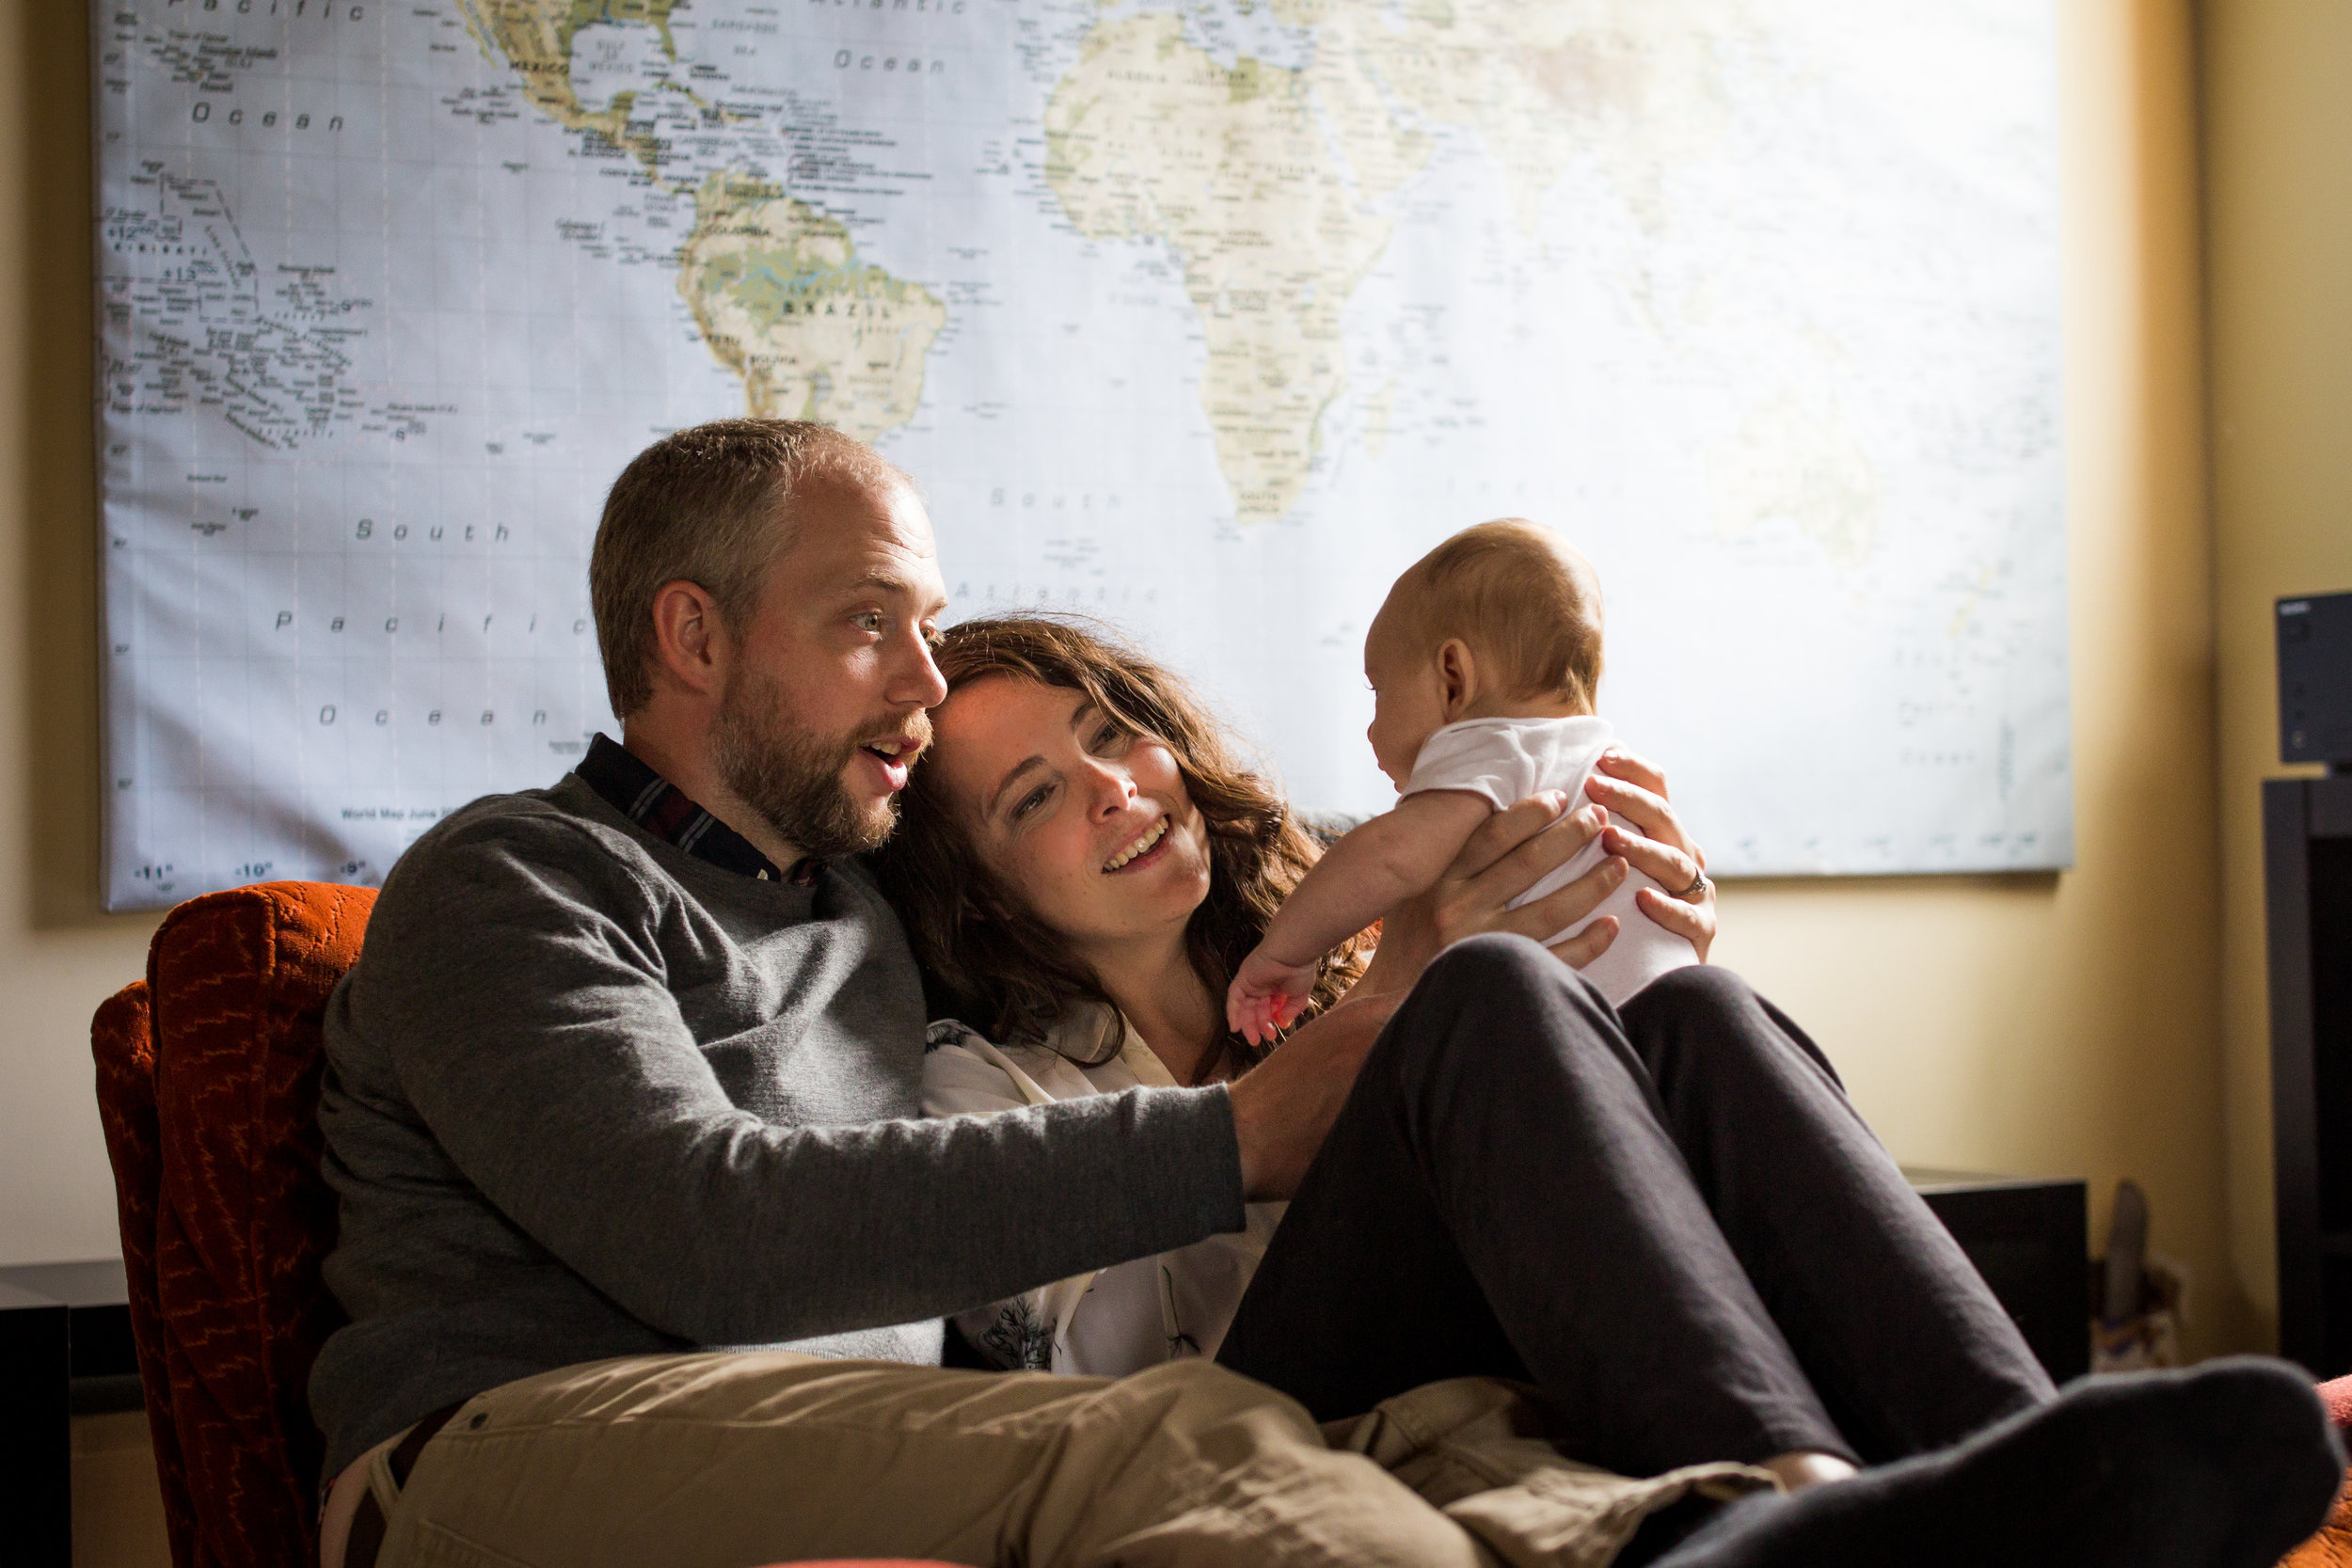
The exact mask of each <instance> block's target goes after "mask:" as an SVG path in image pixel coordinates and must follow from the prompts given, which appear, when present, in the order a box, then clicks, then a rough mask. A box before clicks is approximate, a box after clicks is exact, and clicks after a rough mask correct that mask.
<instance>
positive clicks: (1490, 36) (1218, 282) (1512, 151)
mask: <svg viewBox="0 0 2352 1568" xmlns="http://www.w3.org/2000/svg"><path fill="white" fill-rule="evenodd" d="M1645 3H1646V0H1588V3H1582V4H1579V3H1569V4H1560V5H1550V6H1540V7H1538V6H1500V7H1498V6H1480V7H1464V8H1458V9H1457V8H1455V7H1454V6H1452V5H1450V4H1447V3H1445V0H1414V3H1413V4H1409V5H1406V6H1405V7H1403V8H1399V9H1397V10H1395V11H1391V10H1390V9H1389V8H1382V7H1374V6H1367V5H1361V4H1351V3H1343V0H1275V4H1274V7H1273V10H1274V12H1275V15H1276V17H1277V18H1278V20H1279V21H1281V22H1283V23H1286V24H1291V25H1294V26H1302V27H1307V28H1311V30H1312V34H1313V50H1312V53H1311V59H1310V63H1308V64H1307V65H1304V66H1302V67H1299V68H1297V69H1287V68H1283V67H1279V66H1274V65H1269V64H1267V63H1266V62H1265V61H1263V60H1260V59H1255V58H1252V57H1250V56H1248V55H1242V56H1239V57H1237V58H1236V59H1235V61H1234V63H1233V64H1232V66H1231V67H1227V66H1224V65H1221V64H1219V63H1218V62H1217V60H1216V59H1215V58H1214V57H1212V56H1211V55H1209V54H1208V53H1207V52H1205V51H1204V50H1202V49H1201V48H1200V47H1198V46H1197V45H1195V44H1193V43H1192V42H1190V41H1189V40H1187V39H1186V37H1185V25H1184V18H1183V17H1182V16H1179V15H1174V14H1168V13H1159V14H1148V15H1143V16H1136V17H1129V18H1123V19H1114V20H1105V21H1104V22H1101V23H1098V24H1096V25H1095V27H1094V28H1093V30H1092V31H1091V32H1089V34H1088V36H1087V38H1086V40H1085V41H1084V43H1083V44H1082V45H1081V47H1080V51H1079V57H1078V60H1077V62H1076V64H1075V65H1073V67H1072V68H1071V69H1070V71H1068V73H1067V74H1065V75H1064V76H1063V78H1062V79H1061V81H1060V82H1059V83H1058V84H1057V87H1056V88H1055V91H1054V94H1053V97H1052V100H1051V102H1050V103H1048V105H1047V107H1046V112H1045V131H1046V155H1045V177H1046V181H1047V183H1048V184H1049V185H1050V186H1051V187H1052V189H1053V191H1054V192H1055V194H1056V196H1057V197H1058V198H1060V200H1061V203H1062V206H1063V208H1064V210H1065V211H1066V212H1068V214H1070V216H1071V218H1072V220H1073V222H1074V223H1075V224H1076V226H1077V228H1078V230H1079V231H1080V232H1082V233H1084V234H1086V235H1088V236H1089V237H1090V238H1094V239H1104V240H1120V239H1128V240H1139V239H1156V240H1159V241H1161V242H1163V243H1164V244H1166V245H1167V246H1168V249H1169V250H1170V252H1171V253H1172V254H1173V255H1174V256H1175V257H1176V258H1177V260H1178V261H1180V262H1181V264H1182V266H1183V269H1184V291H1185V293H1186V294H1187V295H1188V296H1189V297H1190V299H1191V301H1192V303H1193V305H1194V306H1195V307H1196V308H1197V309H1198V310H1199V311H1200V324H1201V328H1202V333H1203V336H1204V338H1205V340H1206V343H1207V365H1206V367H1205V369H1204V371H1203V373H1202V377H1201V387H1200V401H1201V404H1202V407H1203V409H1204V410H1205V412H1206V414H1207V416H1208V422H1209V427H1210V431H1211V434H1212V436H1213V438H1214V439H1215V441H1216V452H1217V459H1218V462H1219V465H1220V466H1221V467H1222V468H1223V470H1224V473H1225V478H1226V482H1227V484H1228V486H1229V487H1230V489H1231V491H1232V499H1233V507H1234V513H1235V516H1236V518H1237V519H1238V520H1239V521H1242V522H1263V521H1267V520H1270V519H1273V518H1277V517H1280V516H1282V515H1285V514H1286V513H1288V512H1289V511H1290V510H1291V508H1292V507H1293V506H1294V505H1295V503H1296V502H1297V500H1298V498H1299V495H1300V493H1301V492H1302V490H1303V489H1304V488H1305V486H1306V483H1307V480H1308V478H1309V476H1310V473H1311V465H1312V462H1313V459H1314V456H1315V454H1316V452H1317V451H1320V450H1321V447H1322V442H1323V433H1322V422H1323V420H1324V418H1325V415H1326V414H1327V411H1328V410H1329V409H1330V408H1331V406H1332V405H1333V404H1334V403H1336V402H1337V401H1338V399H1339V398H1340V397H1341V395H1342V394H1343V392H1344V391H1345V390H1346V388H1347V385H1348V375H1347V361H1346V355H1345V352H1344V347H1343V342H1342V338H1341V325H1342V318H1343V314H1344V312H1345V310H1346V309H1347V305H1348V302H1349V300H1350V299H1351V297H1352V296H1353V295H1354V294H1355V293H1356V291H1357V289H1358V287H1359V284H1360V283H1361V282H1362V281H1363V279H1364V277H1365V276H1366V274H1368V273H1369V272H1370V271H1371V269H1372V268H1373V266H1374V265H1375V263H1376V262H1377V261H1378V260H1379V258H1380V256H1381V254H1382V253H1383V251H1385V250H1386V248H1387V246H1388V244H1389V239H1390V236H1391V232H1392V230H1394V228H1395V224H1396V207H1395V203H1394V201H1393V200H1392V199H1391V198H1393V197H1394V196H1395V195H1396V193H1397V192H1398V191H1399V190H1401V189H1402V188H1403V187H1404V186H1405V185H1406V183H1407V182H1410V181H1411V180H1413V179H1415V178H1416V177H1417V176H1419V175H1421V174H1422V172H1423V171H1424V170H1425V169H1426V168H1427V167H1428V166H1429V163H1430V160H1431V157H1432V156H1433V154H1434V152H1435V150H1436V147H1437V141H1436V135H1435V133H1437V132H1438V131H1440V130H1444V129H1459V130H1465V131H1468V132H1470V134H1472V135H1475V136H1476V137H1477V138H1478V139H1479V141H1480V142H1481V143H1482V145H1483V146H1484V147H1485V148H1486V150H1487V151H1488V153H1489V154H1490V155H1491V156H1493V157H1494V158H1495V160H1496V161H1497V163H1498V164H1499V165H1500V166H1501V168H1502V175H1503V182H1504V185H1505V188H1506V189H1507V191H1508V192H1509V194H1510V198H1511V201H1512V206H1513V210H1514V212H1515V214H1516V215H1517V217H1518V222H1519V226H1520V228H1521V229H1522V230H1524V231H1526V232H1528V233H1529V234H1531V235H1532V234H1533V233H1534V230H1535V228H1536V224H1537V220H1538V217H1539V214H1540V204H1541V200H1542V198H1543V195H1544V193H1545V191H1546V190H1548V189H1549V187H1550V186H1551V185H1552V184H1553V183H1554V182H1556V181H1557V180H1558V179H1559V177H1560V175H1561V173H1562V171H1563V170H1564V169H1565V168H1566V167H1567V166H1568V164H1569V162H1570V161H1571V160H1572V159H1573V158H1575V157H1576V156H1578V155H1579V154H1580V153H1581V152H1589V150H1591V149H1592V148H1593V147H1595V146H1596V145H1616V144H1622V143H1623V141H1624V138H1623V137H1622V136H1619V137H1617V138H1616V141H1615V142H1614V143H1613V142H1612V141H1611V140H1610V138H1604V137H1599V136H1597V135H1595V130H1596V122H1597V121H1598V120H1602V119H1611V120H1614V121H1617V122H1619V123H1620V124H1623V123H1625V122H1628V121H1630V120H1633V119H1638V118H1640V117H1641V116H1643V115H1644V114H1645V113H1650V112H1653V111H1655V110H1657V109H1658V108H1659V107H1660V106H1661V103H1667V102H1672V103H1674V104H1676V105H1677V115H1676V117H1674V123H1673V127H1672V128H1671V129H1669V130H1664V131H1658V132H1649V133H1644V136H1643V138H1641V139H1639V145H1638V149H1637V152H1636V154H1635V156H1633V157H1632V158H1631V159H1629V160H1628V162H1627V165H1626V166H1624V167H1623V168H1621V169H1618V170H1615V171H1613V177H1615V178H1617V179H1618V180H1619V181H1620V182H1621V184H1622V185H1623V186H1624V188H1625V191H1626V195H1627V196H1628V198H1629V200H1630V201H1632V202H1634V203H1635V204H1636V205H1637V207H1638V206H1639V205H1640V204H1641V203H1642V202H1643V201H1644V200H1645V198H1649V197H1650V196H1652V195H1653V194H1654V192H1653V188H1652V187H1654V182H1655V172H1654V171H1655V167H1657V166H1663V165H1664V164H1665V163H1667V162H1671V160H1672V159H1673V158H1674V157H1676V156H1680V155H1684V154H1685V153H1687V151H1688V147H1687V146H1684V145H1678V144H1675V143H1676V142H1677V138H1680V139H1682V140H1685V141H1687V139H1688V138H1690V137H1692V136H1694V135H1695V136H1699V137H1701V138H1704V137H1706V136H1708V135H1712V134H1713V131H1712V128H1711V126H1710V125H1708V123H1707V116H1706V115H1705V114H1704V113H1701V114H1699V115H1698V116H1697V117H1696V119H1695V120H1694V119H1693V117H1692V114H1690V113H1688V112H1685V106H1686V105H1687V104H1688V103H1691V102H1692V101H1693V100H1696V101H1699V102H1702V103H1703V102H1704V100H1705V98H1706V92H1705V85H1706V82H1707V80H1708V77H1709V73H1710V71H1711V69H1712V68H1711V66H1710V64H1709V63H1708V60H1707V59H1706V57H1705V55H1704V52H1703V49H1693V50H1690V51H1685V52H1683V53H1682V54H1681V55H1661V54H1660V53H1659V52H1657V51H1656V50H1655V49H1642V48H1637V47H1635V45H1634V44H1633V42H1632V40H1634V39H1636V38H1637V37H1642V38H1646V37H1647V36H1649V35H1651V34H1654V33H1655V32H1656V31H1657V29H1655V28H1649V29H1642V28H1638V27H1637V26H1635V25H1634V20H1635V19H1634V17H1633V16H1632V15H1631V8H1634V7H1636V6H1638V5H1641V4H1645ZM1700 4H1701V5H1702V8H1711V7H1710V6H1708V0H1700ZM1670 144H1674V145H1670ZM1653 205H1654V203H1653ZM1389 395H1390V394H1388V393H1376V394H1375V395H1374V397H1373V398H1372V399H1371V400H1368V402H1367V406H1366V408H1365V410H1364V413H1365V418H1366V427H1367V431H1368V432H1369V431H1371V430H1372V429H1373V428H1374V427H1375V426H1377V428H1378V437H1377V438H1378V439H1379V440H1381V441H1382V442H1383V443H1385V441H1386V438H1387V428H1386V427H1387V420H1388V417H1389V414H1388V409H1389Z"/></svg>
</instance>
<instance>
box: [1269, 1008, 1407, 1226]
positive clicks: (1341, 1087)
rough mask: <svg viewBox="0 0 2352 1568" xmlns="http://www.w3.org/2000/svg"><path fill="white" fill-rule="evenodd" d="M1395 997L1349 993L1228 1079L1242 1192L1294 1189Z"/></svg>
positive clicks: (1276, 1194) (1280, 1194)
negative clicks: (1230, 1084)
mask: <svg viewBox="0 0 2352 1568" xmlns="http://www.w3.org/2000/svg"><path fill="white" fill-rule="evenodd" d="M1360 989H1361V988H1360V987H1359V990H1360ZM1402 1000H1404V992H1403V991H1402V990H1400V991H1397V992H1396V993H1394V994H1393V995H1378V996H1375V995H1361V996H1359V995H1352V994H1351V995H1350V996H1349V997H1348V998H1347V1000H1345V1001H1343V1002H1342V1003H1341V1004H1340V1005H1339V1006H1336V1007H1333V1008H1332V1009H1331V1010H1330V1011H1328V1012H1327V1013H1325V1014H1324V1015H1323V1016H1322V1017H1320V1018H1317V1019H1315V1020H1313V1021H1312V1022H1309V1023H1308V1024H1307V1026H1306V1027H1305V1028H1303V1029H1301V1030H1299V1031H1298V1033H1296V1034H1295V1035H1293V1036H1292V1037H1290V1038H1289V1039H1287V1040H1284V1041H1283V1042H1282V1043H1281V1045H1280V1046H1279V1047H1277V1048H1276V1050H1275V1052H1274V1053H1273V1054H1272V1055H1270V1056H1268V1057H1267V1058H1266V1059H1265V1060H1264V1061H1263V1062H1260V1063H1259V1064H1258V1065H1257V1066H1256V1067H1254V1068H1251V1069H1249V1070H1248V1072H1245V1073H1243V1074H1242V1075H1241V1076H1240V1077H1239V1078H1237V1079H1235V1080H1234V1081H1233V1086H1232V1088H1231V1089H1230V1090H1228V1091H1227V1093H1228V1094H1230V1095H1231V1096H1232V1103H1233V1135H1234V1137H1235V1138H1236V1139H1238V1140H1239V1141H1240V1143H1241V1186H1242V1196H1244V1197H1246V1198H1248V1200H1249V1201H1250V1202H1252V1203H1263V1202H1265V1201H1268V1200H1269V1199H1273V1198H1285V1197H1288V1196H1291V1194H1293V1193H1294V1192H1295V1191H1297V1190H1298V1183H1299V1182H1300V1181H1301V1180H1303V1179H1304V1178H1305V1177H1306V1174H1307V1167H1308V1166H1309V1165H1311V1164H1314V1159H1315V1151H1316V1150H1318V1149H1320V1148H1322V1147H1323V1140H1324V1138H1325V1136H1326V1135H1327V1134H1328V1133H1329V1132H1330V1131H1331V1123H1332V1122H1333V1121H1334V1120H1335V1119H1337V1118H1338V1117H1339V1114H1340V1107H1341V1106H1342V1105H1343V1104H1345V1103H1346V1102H1347V1094H1348V1091H1349V1090H1350V1089H1352V1088H1354V1087H1355V1086H1356V1073H1357V1070H1358V1069H1360V1068H1361V1067H1362V1066H1363V1065H1364V1053H1366V1052H1367V1051H1370V1050H1371V1049H1372V1042H1373V1041H1374V1040H1375V1039H1377V1038H1379V1037H1380V1029H1381V1026H1382V1025H1383V1024H1385V1023H1387V1022H1389V1015H1390V1014H1391V1013H1392V1012H1394V1011H1395V1010H1396V1005H1397V1003H1399V1002H1400V1001H1402Z"/></svg>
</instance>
